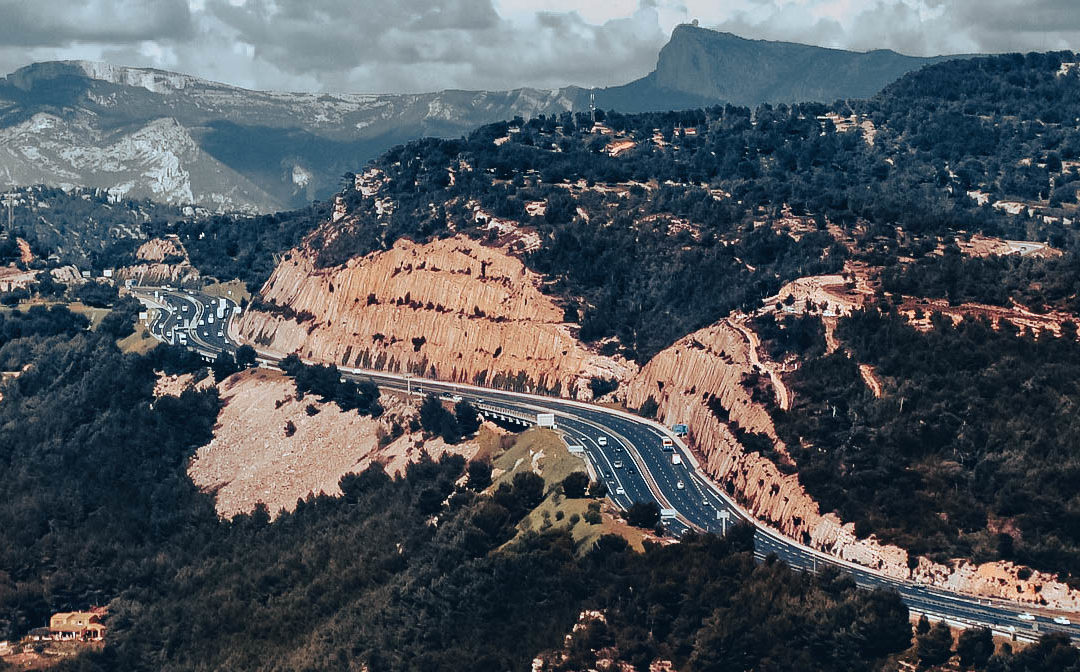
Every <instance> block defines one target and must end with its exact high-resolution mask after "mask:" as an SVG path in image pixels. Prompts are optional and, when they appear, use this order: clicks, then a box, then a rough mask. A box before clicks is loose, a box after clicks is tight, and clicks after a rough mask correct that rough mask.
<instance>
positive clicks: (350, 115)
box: [0, 61, 580, 211]
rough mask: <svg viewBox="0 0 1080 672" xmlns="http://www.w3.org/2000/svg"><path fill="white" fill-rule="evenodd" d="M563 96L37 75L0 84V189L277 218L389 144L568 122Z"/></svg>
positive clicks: (48, 71) (87, 71)
mask: <svg viewBox="0 0 1080 672" xmlns="http://www.w3.org/2000/svg"><path fill="white" fill-rule="evenodd" d="M567 95H578V96H580V92H579V91H577V90H574V91H569V92H560V91H540V90H534V89H518V90H515V91H502V92H484V91H477V92H464V91H444V92H439V93H428V94H416V95H366V94H342V95H328V94H293V93H277V92H263V91H249V90H245V89H240V88H237V87H232V86H227V85H224V84H218V83H215V82H209V81H205V80H201V79H198V78H195V77H191V76H188V75H183V74H178V73H171V72H163V71H159V70H152V69H144V68H126V67H119V66H114V65H110V64H106V63H93V62H85V61H71V62H49V63H36V64H34V65H30V66H27V67H25V68H22V69H20V70H18V71H16V72H14V73H12V74H10V75H8V76H7V77H6V78H5V79H3V80H0V157H2V159H0V180H3V181H4V182H5V183H7V184H37V183H45V184H49V185H53V186H85V187H98V188H102V189H107V190H109V192H110V193H112V194H113V195H114V196H115V197H117V198H120V197H124V198H152V199H154V200H156V201H160V202H163V203H172V204H189V203H197V204H199V205H202V206H204V207H207V208H210V209H213V210H244V211H272V210H281V209H286V208H289V207H298V206H300V205H303V204H306V203H310V201H311V200H312V199H314V198H322V197H325V196H327V195H328V194H329V193H330V192H331V191H332V190H333V189H334V188H335V187H336V186H337V184H338V182H339V181H340V178H341V175H342V174H343V173H345V172H347V171H349V170H356V169H358V168H359V167H360V166H362V165H363V164H364V163H365V162H366V161H368V160H369V159H371V158H374V157H375V156H377V155H378V154H380V153H382V152H383V151H384V150H386V149H388V148H389V147H391V146H393V145H395V144H398V143H400V142H403V141H405V140H409V139H412V138H415V137H421V136H427V135H436V136H450V137H455V136H459V135H461V134H462V133H465V132H467V131H468V130H469V129H471V128H473V127H475V126H477V125H479V124H481V123H486V122H490V121H495V120H498V119H508V118H512V117H514V116H517V115H522V116H526V117H529V116H534V115H536V114H541V113H555V112H562V111H566V110H568V109H571V108H572V107H573V101H572V100H570V99H569V98H567Z"/></svg>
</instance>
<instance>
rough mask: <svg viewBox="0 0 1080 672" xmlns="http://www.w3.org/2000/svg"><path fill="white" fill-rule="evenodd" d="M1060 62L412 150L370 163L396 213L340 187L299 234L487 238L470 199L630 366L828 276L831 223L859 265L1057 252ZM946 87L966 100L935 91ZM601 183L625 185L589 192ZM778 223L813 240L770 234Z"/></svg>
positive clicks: (1006, 60) (1072, 137)
mask: <svg viewBox="0 0 1080 672" xmlns="http://www.w3.org/2000/svg"><path fill="white" fill-rule="evenodd" d="M1070 58H1073V56H1072V55H1071V54H1067V53H1058V54H1030V55H1028V56H1019V55H1011V56H1001V57H993V58H987V59H971V60H965V61H955V62H946V63H942V64H939V65H935V66H931V67H928V68H925V69H923V70H921V71H919V72H916V73H912V74H910V75H907V76H906V77H905V78H904V79H903V80H901V82H899V83H898V84H896V85H894V86H892V87H890V88H888V89H886V90H885V91H884V92H882V93H881V94H880V95H879V96H877V97H875V98H873V99H871V100H868V101H852V102H843V103H836V104H833V105H831V106H829V105H821V104H803V105H794V106H784V105H781V106H777V107H771V106H767V105H766V106H762V107H760V108H758V109H756V110H749V109H745V108H736V107H731V106H726V107H717V108H710V109H707V110H695V111H685V112H670V113H653V114H639V115H621V114H618V113H613V112H609V113H607V114H601V115H598V118H599V119H601V120H602V121H603V124H604V125H605V127H606V128H607V129H609V130H610V131H611V132H615V133H620V134H624V135H623V137H626V138H628V139H631V140H633V141H634V142H636V147H634V148H632V149H630V150H628V151H625V152H623V153H620V154H619V155H618V156H611V155H609V153H608V152H606V151H604V150H605V148H606V147H607V145H608V144H609V143H610V142H611V141H612V137H611V136H609V135H604V134H603V133H601V132H598V131H596V130H595V129H594V125H593V119H592V118H590V117H589V116H588V115H582V114H578V115H571V114H564V115H561V116H558V117H540V118H536V119H532V120H529V121H524V120H520V119H517V120H514V121H511V122H504V123H500V124H492V125H489V126H486V127H483V128H481V129H479V130H477V131H476V132H475V133H473V134H471V135H470V136H469V137H468V138H463V139H460V140H431V139H427V140H420V141H416V142H413V143H410V144H408V145H405V146H402V147H398V148H395V149H394V150H391V151H390V152H388V153H387V154H386V155H385V156H383V157H382V158H381V159H379V160H378V161H376V162H375V166H376V167H378V168H380V169H381V170H383V171H384V172H385V174H386V176H387V178H388V180H389V181H388V184H387V186H386V187H384V188H383V190H382V192H380V194H379V195H378V197H379V198H383V197H389V198H390V199H391V200H392V201H393V203H394V206H395V207H394V211H393V214H392V215H389V216H385V215H378V214H377V212H376V208H375V206H374V200H375V197H372V196H366V197H365V196H363V195H362V194H361V193H360V192H359V191H356V190H354V189H351V188H346V189H345V191H344V192H343V195H344V198H345V201H346V205H347V206H348V208H349V212H350V214H351V217H350V218H348V219H346V220H345V221H343V222H342V223H339V224H337V225H333V226H323V227H321V228H320V229H318V230H317V232H316V233H315V235H314V236H313V238H312V240H311V242H312V244H313V245H314V247H315V249H316V250H317V252H318V262H319V263H320V264H321V265H324V266H331V265H336V264H340V263H342V262H344V261H346V260H347V259H349V258H351V257H353V256H355V255H358V254H364V253H367V252H370V251H373V250H378V249H385V248H386V247H388V246H389V245H391V244H392V243H393V242H394V241H395V240H397V239H398V238H401V237H409V238H413V239H418V240H425V239H429V238H431V237H433V236H440V235H448V234H449V233H450V232H451V231H456V232H464V233H467V234H468V235H471V236H474V237H477V238H479V239H489V238H491V237H492V234H490V233H489V232H488V231H487V229H486V220H484V219H483V218H481V219H479V220H478V219H477V218H476V217H474V212H473V209H472V208H473V204H479V206H481V207H482V208H483V209H484V211H485V212H487V213H488V214H489V215H491V216H494V217H500V218H508V219H511V220H515V221H518V222H521V223H523V224H525V225H528V226H530V227H533V228H535V230H536V231H537V233H538V234H539V235H540V239H541V241H542V244H541V246H540V247H539V249H537V250H535V251H532V252H530V253H528V254H525V255H524V256H525V259H526V261H527V263H528V264H529V266H530V267H532V268H533V269H534V270H536V271H539V272H540V273H542V274H544V275H545V276H546V277H547V278H548V279H549V280H550V283H549V284H548V285H547V289H548V291H550V292H552V293H554V294H555V295H556V296H558V297H559V298H561V299H562V300H563V301H564V302H565V303H566V305H568V307H569V308H571V309H573V310H575V311H578V312H579V313H580V315H581V324H582V328H581V337H582V338H583V339H585V340H587V341H595V340H601V339H607V338H609V337H617V339H618V344H619V347H621V349H622V350H623V352H624V354H626V355H627V356H629V357H632V358H634V359H636V360H638V361H645V360H647V359H648V358H649V357H650V356H652V355H653V354H655V353H656V352H657V351H658V350H659V349H661V348H663V347H665V346H666V345H668V344H670V343H671V342H672V341H674V340H675V339H677V338H678V337H680V336H682V335H684V334H686V333H687V332H689V331H692V330H693V329H696V328H699V327H702V326H705V325H707V324H710V323H712V322H714V321H715V320H717V319H719V318H720V317H722V316H723V315H726V314H727V313H728V312H730V311H731V310H737V309H744V310H745V309H749V308H753V307H756V306H757V305H760V300H761V299H762V298H764V297H765V296H768V295H769V294H771V293H773V292H775V290H776V289H777V288H778V287H779V286H780V285H781V284H782V283H783V282H785V281H787V280H790V279H792V278H794V277H797V276H800V275H810V274H815V273H826V272H834V271H836V270H837V269H839V268H840V265H841V264H842V263H843V261H844V259H845V258H846V256H847V252H846V250H845V248H844V247H842V246H840V245H839V244H837V241H835V240H834V238H833V236H832V235H831V234H830V233H827V232H826V230H827V223H832V224H833V225H835V226H838V227H839V229H840V231H841V232H843V234H844V235H846V236H850V237H852V238H854V239H855V240H856V243H857V244H856V246H855V248H856V249H857V253H856V254H857V255H858V256H859V257H860V258H862V259H864V260H866V261H869V262H871V263H874V264H878V265H887V266H894V265H896V263H897V260H898V258H899V257H900V256H909V257H915V258H923V257H925V256H926V255H927V253H928V252H930V251H931V250H933V249H935V247H936V246H937V244H938V242H939V240H941V239H943V238H944V239H951V238H952V237H953V236H955V235H966V233H971V232H982V233H985V234H989V235H998V236H1004V237H1008V238H1019V239H1037V240H1043V241H1049V242H1051V243H1052V244H1053V245H1055V246H1057V247H1062V248H1072V247H1073V246H1074V245H1075V242H1076V234H1075V231H1074V230H1073V229H1072V228H1071V227H1065V226H1063V225H1062V224H1061V223H1060V218H1061V217H1067V216H1069V215H1070V213H1071V212H1073V211H1074V210H1075V205H1076V200H1077V199H1076V190H1077V189H1078V188H1080V175H1078V174H1077V172H1076V171H1075V169H1066V167H1065V164H1064V163H1063V161H1071V160H1075V159H1077V158H1080V131H1078V128H1077V122H1076V119H1077V118H1080V78H1078V77H1074V76H1058V74H1057V71H1058V67H1059V65H1060V63H1061V62H1062V60H1063V59H1070ZM955 81H963V82H965V85H964V87H963V90H964V91H965V92H966V97H965V98H958V97H955V96H953V95H951V94H943V93H942V91H949V90H950V89H948V88H947V87H948V86H951V84H952V83H953V82H955ZM1026 87H1030V88H1031V89H1032V90H1033V91H1034V92H1035V94H1034V95H1032V94H1030V93H1029V92H1028V91H1027V88H1026ZM826 113H835V114H839V115H844V116H846V115H849V114H858V115H860V118H861V119H865V120H869V121H870V122H872V123H873V124H874V131H875V132H874V136H873V139H872V142H871V140H870V139H869V138H868V137H865V136H864V134H863V132H862V131H860V130H859V129H858V128H856V129H854V130H849V131H846V132H842V133H840V132H836V131H835V129H834V126H833V123H832V122H831V121H828V120H826V119H824V118H823V117H822V115H824V114H826ZM685 129H692V130H693V133H690V132H688V131H687V130H685ZM654 136H655V137H654ZM500 138H507V140H506V141H501V142H500V144H496V142H495V141H496V140H499V139H500ZM451 173H453V175H452V176H451ZM451 177H452V179H451ZM613 184H619V185H621V186H620V187H619V188H618V189H611V188H608V189H603V190H594V189H593V187H594V186H596V185H608V186H609V187H610V186H611V185H613ZM980 189H981V190H983V191H984V192H985V193H987V194H989V195H990V197H991V201H992V200H993V199H996V198H1015V199H1023V200H1026V201H1029V202H1032V203H1035V204H1036V205H1038V206H1039V207H1041V208H1042V210H1041V211H1040V213H1039V214H1040V215H1048V216H1057V217H1058V218H1059V219H1058V223H1057V224H1055V223H1053V222H1048V221H1045V220H1043V219H1042V217H1041V216H1036V217H1028V216H1026V215H1016V216H1014V215H1008V214H1006V213H1004V212H1002V211H1001V210H998V209H995V208H993V207H991V205H989V204H987V205H984V206H980V205H978V203H977V202H976V200H974V199H973V198H971V197H969V196H968V195H967V192H968V191H969V190H980ZM526 203H543V204H544V205H545V209H544V212H543V214H539V213H537V214H534V215H531V216H530V215H528V214H527V213H526V210H525V205H526ZM785 208H786V210H785ZM784 212H787V213H790V214H792V215H795V216H803V217H806V218H807V219H809V220H812V221H813V223H814V224H815V228H816V231H813V230H812V231H810V232H809V233H803V234H802V235H800V236H797V237H794V236H789V235H786V234H785V233H784V232H782V231H779V230H777V228H776V227H775V226H773V224H774V223H775V222H776V221H777V220H779V219H780V218H781V217H782V215H783V213H784Z"/></svg>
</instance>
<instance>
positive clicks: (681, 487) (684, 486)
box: [675, 481, 686, 490]
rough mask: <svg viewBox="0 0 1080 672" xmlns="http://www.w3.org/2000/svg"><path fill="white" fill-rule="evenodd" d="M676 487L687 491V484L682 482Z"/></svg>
mask: <svg viewBox="0 0 1080 672" xmlns="http://www.w3.org/2000/svg"><path fill="white" fill-rule="evenodd" d="M675 487H676V488H678V489H679V490H685V489H686V484H685V483H683V482H682V481H679V482H678V483H676V484H675Z"/></svg>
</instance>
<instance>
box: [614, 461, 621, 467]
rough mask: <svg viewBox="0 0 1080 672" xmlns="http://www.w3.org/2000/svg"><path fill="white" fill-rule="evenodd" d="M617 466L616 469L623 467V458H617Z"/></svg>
mask: <svg viewBox="0 0 1080 672" xmlns="http://www.w3.org/2000/svg"><path fill="white" fill-rule="evenodd" d="M615 468H616V469H622V460H616V461H615Z"/></svg>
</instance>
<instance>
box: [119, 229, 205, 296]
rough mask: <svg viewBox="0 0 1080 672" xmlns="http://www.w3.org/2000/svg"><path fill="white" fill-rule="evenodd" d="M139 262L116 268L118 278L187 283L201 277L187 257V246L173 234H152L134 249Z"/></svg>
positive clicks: (136, 282)
mask: <svg viewBox="0 0 1080 672" xmlns="http://www.w3.org/2000/svg"><path fill="white" fill-rule="evenodd" d="M135 258H136V259H137V260H138V262H139V263H136V264H132V265H130V266H125V267H123V268H120V269H117V271H116V279H117V281H119V282H123V281H125V280H131V281H132V283H133V284H136V285H161V284H177V285H182V284H188V283H192V282H195V281H197V280H198V279H199V271H198V269H196V268H195V267H194V266H192V265H191V262H190V261H189V260H188V255H187V250H185V249H184V246H183V245H181V244H180V242H179V241H176V240H173V239H172V238H152V239H150V240H148V241H146V242H145V243H143V244H142V245H140V246H139V249H138V250H136V251H135Z"/></svg>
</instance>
